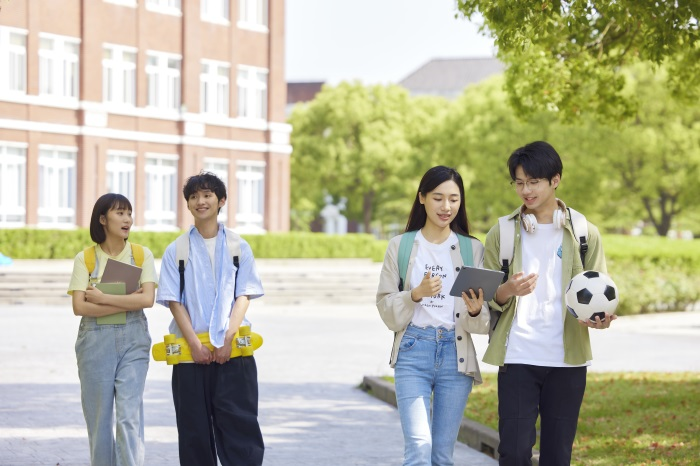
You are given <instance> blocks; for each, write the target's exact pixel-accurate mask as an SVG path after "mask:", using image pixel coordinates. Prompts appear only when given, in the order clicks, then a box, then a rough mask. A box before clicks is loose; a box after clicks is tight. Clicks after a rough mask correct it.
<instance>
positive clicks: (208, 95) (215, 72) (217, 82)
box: [199, 59, 231, 117]
mask: <svg viewBox="0 0 700 466" xmlns="http://www.w3.org/2000/svg"><path fill="white" fill-rule="evenodd" d="M205 68H206V71H205ZM230 76H231V65H230V64H228V63H226V62H220V61H215V60H206V59H205V60H202V70H201V73H200V75H199V82H200V85H199V97H200V105H201V107H200V109H201V112H202V113H206V114H208V115H221V116H226V117H228V116H229V101H230V98H231V97H230V95H231V79H230Z"/></svg>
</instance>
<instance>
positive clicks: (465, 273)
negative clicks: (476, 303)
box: [450, 266, 503, 302]
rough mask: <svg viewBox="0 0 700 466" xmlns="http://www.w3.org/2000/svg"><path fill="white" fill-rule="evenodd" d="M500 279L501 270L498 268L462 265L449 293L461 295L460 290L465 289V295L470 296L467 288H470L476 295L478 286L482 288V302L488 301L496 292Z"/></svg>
mask: <svg viewBox="0 0 700 466" xmlns="http://www.w3.org/2000/svg"><path fill="white" fill-rule="evenodd" d="M502 280H503V272H501V271H500V270H489V269H479V268H477V267H467V266H464V267H462V269H461V270H460V271H459V273H458V274H457V277H455V283H454V285H452V289H451V290H450V294H451V295H452V296H462V291H466V292H467V295H468V296H471V294H470V293H469V290H470V289H472V290H474V292H475V293H476V294H477V295H478V294H479V288H481V289H482V290H484V302H488V301H491V300H492V299H493V295H494V294H496V289H497V288H498V285H500V284H501V281H502Z"/></svg>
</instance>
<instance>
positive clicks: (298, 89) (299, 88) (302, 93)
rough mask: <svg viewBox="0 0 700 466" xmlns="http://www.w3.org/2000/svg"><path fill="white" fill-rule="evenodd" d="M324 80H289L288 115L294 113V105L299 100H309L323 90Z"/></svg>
mask: <svg viewBox="0 0 700 466" xmlns="http://www.w3.org/2000/svg"><path fill="white" fill-rule="evenodd" d="M324 84H325V83H324V82H323V81H311V82H288V83H287V116H289V115H290V114H291V113H292V107H294V104H296V103H299V102H309V101H311V100H313V99H314V97H316V94H318V93H319V92H321V88H322V87H323V85H324Z"/></svg>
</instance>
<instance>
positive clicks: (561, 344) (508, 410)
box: [483, 141, 615, 466]
mask: <svg viewBox="0 0 700 466" xmlns="http://www.w3.org/2000/svg"><path fill="white" fill-rule="evenodd" d="M508 168H509V171H510V176H511V179H512V182H511V184H512V185H513V187H514V188H515V191H516V193H517V195H518V196H519V197H520V199H521V201H522V202H523V205H522V206H521V207H520V208H518V209H517V210H516V211H514V212H513V213H512V214H510V215H509V216H508V219H509V220H512V222H508V224H509V225H511V224H512V227H513V228H514V229H515V231H514V236H515V239H514V243H515V244H514V251H513V256H512V257H513V259H512V260H511V261H510V264H509V276H508V280H507V281H506V282H505V283H503V284H502V285H501V286H500V287H499V288H498V290H497V292H496V295H495V297H494V299H493V301H491V303H490V306H491V309H492V310H494V311H496V312H497V313H500V319H499V320H498V324H497V325H496V328H495V329H494V331H493V335H492V337H491V341H490V343H489V346H488V349H487V350H486V354H485V355H484V359H483V360H484V362H486V363H488V364H493V365H496V366H499V372H498V416H499V425H498V430H499V434H500V445H499V448H498V453H499V455H500V460H499V462H500V464H501V465H530V464H532V462H531V458H532V447H533V446H534V444H535V439H536V434H535V423H536V421H537V416H538V414H539V416H540V417H541V431H540V432H541V433H540V464H541V465H543V466H544V465H550V464H551V465H567V464H569V463H570V461H571V450H572V446H573V442H574V438H575V436H576V425H577V423H578V416H579V410H580V408H581V403H582V401H583V394H584V390H585V388H586V368H587V366H588V365H590V363H591V359H592V355H591V346H590V341H589V337H588V329H589V328H594V329H605V328H608V327H609V326H610V323H611V321H612V320H614V319H615V316H614V315H606V316H605V319H600V318H598V317H596V320H595V322H593V321H590V322H588V323H583V322H579V321H578V320H577V319H576V318H575V317H573V316H572V315H571V314H570V313H569V312H567V310H566V304H565V292H566V287H567V286H568V284H569V282H570V281H571V278H572V277H574V276H575V275H577V274H578V273H580V272H582V271H583V270H584V269H585V270H596V271H599V272H603V273H606V266H605V256H604V255H603V246H602V244H601V240H600V233H599V232H598V229H597V228H596V227H595V226H594V225H593V224H591V223H590V222H589V223H588V251H587V253H586V255H585V260H584V263H585V265H584V264H582V261H581V257H580V255H579V244H578V241H577V240H576V238H575V236H574V233H573V231H572V227H571V220H570V212H569V211H568V210H567V209H566V206H565V205H564V203H563V202H562V201H560V200H559V199H557V198H556V196H555V191H556V189H557V187H558V186H559V183H560V182H561V177H562V162H561V159H560V157H559V154H557V152H556V150H554V148H553V147H552V146H551V145H550V144H548V143H546V142H543V141H537V142H533V143H530V144H527V145H526V146H524V147H521V148H519V149H517V150H515V151H514V152H513V154H512V155H511V156H510V158H509V159H508ZM500 245H501V231H500V228H499V225H498V224H497V225H495V226H494V227H493V228H491V230H490V231H489V233H488V235H487V236H486V251H485V256H484V267H485V268H489V269H493V270H500V269H501V265H502V264H501V263H500Z"/></svg>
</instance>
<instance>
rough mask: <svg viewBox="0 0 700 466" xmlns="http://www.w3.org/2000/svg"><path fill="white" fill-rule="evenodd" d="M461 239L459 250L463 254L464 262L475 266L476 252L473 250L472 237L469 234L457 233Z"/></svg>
mask: <svg viewBox="0 0 700 466" xmlns="http://www.w3.org/2000/svg"><path fill="white" fill-rule="evenodd" d="M457 239H459V252H460V253H461V254H462V262H464V265H467V266H469V267H473V266H474V252H473V251H472V239H471V238H470V237H468V236H464V235H460V234H459V233H458V234H457Z"/></svg>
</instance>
